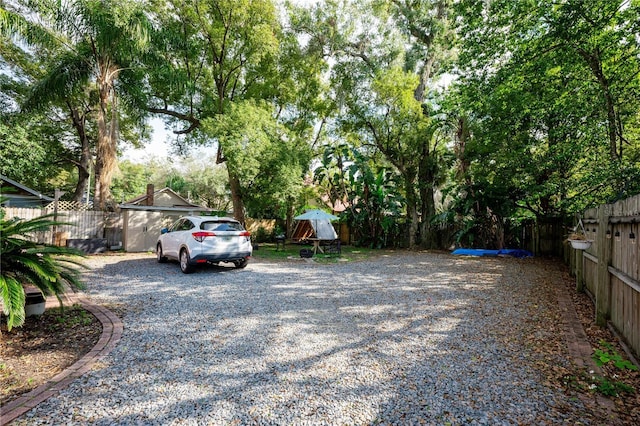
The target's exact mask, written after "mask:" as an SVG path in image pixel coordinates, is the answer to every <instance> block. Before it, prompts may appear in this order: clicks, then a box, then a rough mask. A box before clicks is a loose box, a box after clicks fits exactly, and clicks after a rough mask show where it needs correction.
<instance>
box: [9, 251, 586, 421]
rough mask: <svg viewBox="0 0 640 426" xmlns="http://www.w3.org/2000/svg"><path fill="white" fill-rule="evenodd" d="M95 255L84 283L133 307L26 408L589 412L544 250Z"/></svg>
mask: <svg viewBox="0 0 640 426" xmlns="http://www.w3.org/2000/svg"><path fill="white" fill-rule="evenodd" d="M87 263H89V264H90V266H92V268H93V269H92V271H91V272H90V273H89V274H88V277H87V282H88V288H87V291H86V292H87V294H88V296H89V297H90V298H91V299H92V300H94V301H95V302H98V303H102V304H106V305H107V306H110V307H112V308H116V309H117V310H118V311H120V310H121V309H122V310H123V311H122V312H121V314H122V316H123V322H124V326H125V329H124V335H123V337H122V340H120V343H119V344H118V346H117V347H116V348H115V349H114V350H113V351H112V352H111V354H110V355H109V356H108V357H106V359H105V360H104V362H103V364H102V365H100V366H98V367H97V368H95V369H94V371H92V372H90V373H88V374H86V375H84V376H83V377H82V378H81V379H79V380H76V381H75V382H74V383H73V384H72V385H71V386H69V387H68V388H67V389H66V390H64V391H62V392H61V393H60V394H59V395H58V396H56V397H53V398H50V399H49V400H47V401H45V402H44V403H42V404H40V405H38V406H37V407H36V408H35V409H34V410H32V411H30V412H29V413H27V414H26V415H25V416H23V417H22V418H21V419H20V420H18V421H17V422H16V424H29V425H33V424H87V423H92V424H103V425H114V424H143V425H147V424H158V425H167V424H171V425H182V424H184V425H196V424H213V425H225V424H231V425H244V424H265V425H266V424H273V425H306V424H309V425H322V424H327V425H345V424H348V425H363V424H399V425H400V424H401V425H405V424H491V425H496V424H543V423H553V424H556V423H562V422H569V423H572V424H573V423H576V422H579V421H582V422H583V424H584V423H587V424H588V423H589V421H588V420H585V419H582V418H581V410H582V409H583V407H582V406H581V403H580V402H579V401H578V400H572V399H571V398H569V397H568V396H567V395H565V394H564V393H563V390H562V389H561V388H557V387H556V386H554V385H552V384H550V383H548V382H547V381H546V378H545V377H546V370H547V369H548V368H551V366H552V365H563V364H568V361H566V360H565V359H566V355H564V354H563V348H562V341H561V338H559V337H558V331H557V328H558V327H557V324H555V323H554V321H553V319H556V320H557V318H558V315H557V311H558V308H557V304H556V298H555V293H554V291H553V285H552V284H550V283H552V282H553V280H554V279H559V277H560V273H561V272H560V269H559V268H558V267H557V266H556V267H555V268H554V267H551V268H549V267H548V263H545V262H541V261H537V260H517V259H501V258H483V259H478V258H463V257H454V256H450V255H448V254H434V253H397V254H393V253H391V254H388V255H381V256H379V257H377V258H375V259H372V260H368V261H363V262H343V263H337V264H329V265H327V264H317V263H312V262H306V261H304V260H290V261H282V262H263V261H256V260H254V261H253V262H252V263H250V264H249V266H248V267H247V268H246V269H244V270H234V269H231V268H213V267H211V268H204V269H199V270H197V271H196V272H195V273H194V274H191V275H183V274H182V273H181V272H180V270H179V268H178V266H177V264H175V263H168V264H157V263H156V262H155V259H154V257H153V256H151V255H149V254H137V255H136V254H127V255H116V256H100V257H91V258H89V260H88V262H87ZM541 265H546V266H545V267H541ZM549 320H552V321H549ZM540 347H542V348H543V349H544V350H542V351H541V350H540Z"/></svg>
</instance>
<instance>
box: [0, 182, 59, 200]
mask: <svg viewBox="0 0 640 426" xmlns="http://www.w3.org/2000/svg"><path fill="white" fill-rule="evenodd" d="M0 181H2V183H1V185H0V192H1V193H2V195H3V196H4V197H6V198H7V199H8V204H11V205H12V206H26V205H33V204H34V203H35V204H41V205H43V204H49V203H51V202H52V201H54V199H53V198H51V197H48V196H46V195H44V194H41V193H40V192H38V191H36V190H34V189H31V188H29V187H27V186H25V185H22V184H20V183H18V182H16V181H15V180H13V179H9V178H8V177H6V176H3V175H0ZM9 188H11V189H9ZM7 189H9V190H8V191H7Z"/></svg>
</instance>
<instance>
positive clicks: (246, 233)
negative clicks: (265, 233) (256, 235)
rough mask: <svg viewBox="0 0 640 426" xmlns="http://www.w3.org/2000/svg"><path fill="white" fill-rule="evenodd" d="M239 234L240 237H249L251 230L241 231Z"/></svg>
mask: <svg viewBox="0 0 640 426" xmlns="http://www.w3.org/2000/svg"><path fill="white" fill-rule="evenodd" d="M240 236H241V237H250V236H251V232H249V231H244V232H241V233H240Z"/></svg>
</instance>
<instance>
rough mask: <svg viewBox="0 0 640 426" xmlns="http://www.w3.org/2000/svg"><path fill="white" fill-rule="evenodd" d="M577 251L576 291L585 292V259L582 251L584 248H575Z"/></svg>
mask: <svg viewBox="0 0 640 426" xmlns="http://www.w3.org/2000/svg"><path fill="white" fill-rule="evenodd" d="M574 252H575V253H576V291H577V292H578V293H582V292H584V261H583V260H582V258H583V255H582V253H583V252H584V250H574Z"/></svg>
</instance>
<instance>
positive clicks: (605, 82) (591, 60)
mask: <svg viewBox="0 0 640 426" xmlns="http://www.w3.org/2000/svg"><path fill="white" fill-rule="evenodd" d="M578 53H579V54H580V56H582V58H583V59H584V60H585V62H586V63H587V64H588V65H589V68H591V72H593V75H594V77H595V78H596V80H597V81H598V84H599V85H600V89H601V90H602V94H603V96H604V101H605V109H606V110H607V133H608V136H609V157H610V158H611V161H614V162H615V161H618V160H620V158H621V156H620V155H618V134H617V130H616V129H617V121H618V120H617V117H616V112H615V99H614V97H613V95H612V94H611V84H610V82H609V79H608V78H607V77H606V76H605V75H604V70H603V69H602V61H601V60H600V55H599V53H598V51H596V52H588V51H586V50H584V49H578ZM620 137H621V138H622V135H620Z"/></svg>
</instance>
